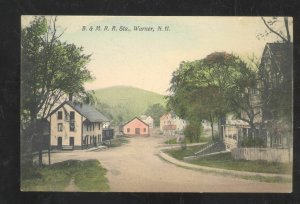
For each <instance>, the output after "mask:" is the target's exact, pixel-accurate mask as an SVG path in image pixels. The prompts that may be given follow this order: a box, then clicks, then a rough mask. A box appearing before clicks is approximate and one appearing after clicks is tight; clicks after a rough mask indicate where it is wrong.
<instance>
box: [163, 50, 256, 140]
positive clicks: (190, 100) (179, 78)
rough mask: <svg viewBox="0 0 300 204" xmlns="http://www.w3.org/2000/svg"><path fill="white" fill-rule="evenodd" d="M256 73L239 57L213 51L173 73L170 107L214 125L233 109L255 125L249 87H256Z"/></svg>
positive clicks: (177, 111)
mask: <svg viewBox="0 0 300 204" xmlns="http://www.w3.org/2000/svg"><path fill="white" fill-rule="evenodd" d="M255 82H256V72H255V70H253V69H252V68H251V67H250V66H249V65H247V64H246V63H245V62H244V61H243V60H241V59H240V58H239V57H237V56H235V55H233V54H228V53H225V52H214V53H212V54H210V55H208V56H207V57H206V58H204V59H201V60H196V61H192V62H182V63H181V64H180V66H179V68H178V69H177V70H176V71H175V72H174V73H173V76H172V80H171V86H170V91H171V95H170V96H169V97H168V106H169V107H170V109H173V110H174V111H175V112H176V114H178V115H179V116H180V117H182V118H184V119H188V120H189V121H191V122H194V123H199V122H200V121H202V120H203V119H206V120H208V121H210V123H211V124H212V125H211V126H212V136H213V132H214V131H213V124H214V123H215V122H216V120H217V119H218V120H220V119H221V118H222V117H223V116H224V115H225V114H226V113H229V112H234V113H235V114H236V115H237V116H239V117H240V113H241V111H245V112H246V113H247V116H248V117H245V118H241V119H242V120H245V121H246V122H248V123H249V124H250V125H251V127H252V128H254V125H253V121H254V117H255V115H257V114H258V113H257V112H255V111H254V107H253V104H251V103H250V93H249V92H248V90H249V88H251V87H253V86H255V84H256V83H255Z"/></svg>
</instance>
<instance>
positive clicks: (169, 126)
mask: <svg viewBox="0 0 300 204" xmlns="http://www.w3.org/2000/svg"><path fill="white" fill-rule="evenodd" d="M186 125H187V122H186V121H185V120H183V119H181V118H179V117H178V116H177V115H176V114H175V113H174V112H172V111H171V112H169V113H166V114H164V115H163V116H161V117H160V130H161V131H162V132H164V133H166V134H175V132H182V131H183V130H184V128H185V127H186Z"/></svg>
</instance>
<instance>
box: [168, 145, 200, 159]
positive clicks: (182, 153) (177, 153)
mask: <svg viewBox="0 0 300 204" xmlns="http://www.w3.org/2000/svg"><path fill="white" fill-rule="evenodd" d="M203 146H204V145H197V146H192V147H188V146H187V147H186V148H185V149H176V150H167V151H166V153H167V154H169V155H171V156H172V157H175V158H176V159H179V160H183V158H184V157H186V156H191V155H193V154H194V153H196V152H198V151H199V150H200V149H201V148H202V147H203Z"/></svg>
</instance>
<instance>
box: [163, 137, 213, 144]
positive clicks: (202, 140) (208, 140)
mask: <svg viewBox="0 0 300 204" xmlns="http://www.w3.org/2000/svg"><path fill="white" fill-rule="evenodd" d="M210 141H211V137H200V139H199V141H198V142H192V141H190V140H188V139H187V138H185V139H184V141H183V142H185V143H186V144H192V143H204V142H210ZM165 144H181V142H177V141H176V138H173V139H169V140H167V141H165Z"/></svg>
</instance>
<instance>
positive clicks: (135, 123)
mask: <svg viewBox="0 0 300 204" xmlns="http://www.w3.org/2000/svg"><path fill="white" fill-rule="evenodd" d="M123 133H124V135H126V136H139V135H141V136H149V135H150V134H149V125H148V124H146V123H145V122H144V121H142V120H140V119H139V118H137V117H135V118H133V119H132V120H130V121H129V122H127V123H126V124H124V125H123Z"/></svg>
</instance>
